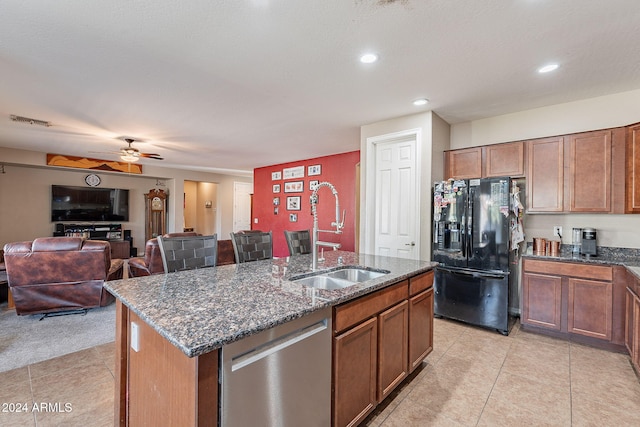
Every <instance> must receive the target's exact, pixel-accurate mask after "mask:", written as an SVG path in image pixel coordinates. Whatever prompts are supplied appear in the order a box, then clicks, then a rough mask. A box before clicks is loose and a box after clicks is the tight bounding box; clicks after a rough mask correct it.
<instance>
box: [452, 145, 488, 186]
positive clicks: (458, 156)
mask: <svg viewBox="0 0 640 427" xmlns="http://www.w3.org/2000/svg"><path fill="white" fill-rule="evenodd" d="M444 164H445V175H446V176H445V179H449V178H455V179H471V178H480V177H482V147H473V148H464V149H462V150H451V151H445V152H444Z"/></svg>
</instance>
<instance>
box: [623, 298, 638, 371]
mask: <svg viewBox="0 0 640 427" xmlns="http://www.w3.org/2000/svg"><path fill="white" fill-rule="evenodd" d="M624 336H625V346H626V347H627V351H629V355H630V356H631V363H632V364H633V366H634V367H635V369H636V372H638V373H639V374H640V298H639V297H638V295H636V293H635V292H634V291H633V290H631V289H630V288H627V293H626V318H625V325H624Z"/></svg>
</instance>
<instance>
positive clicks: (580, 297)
mask: <svg viewBox="0 0 640 427" xmlns="http://www.w3.org/2000/svg"><path fill="white" fill-rule="evenodd" d="M612 307H613V285H612V283H611V282H600V281H595V280H584V279H575V278H569V296H568V315H567V322H568V323H567V330H568V332H570V333H575V334H580V335H585V336H589V337H594V338H600V339H604V340H607V341H609V340H610V339H611V310H612Z"/></svg>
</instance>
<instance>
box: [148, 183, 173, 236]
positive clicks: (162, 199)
mask: <svg viewBox="0 0 640 427" xmlns="http://www.w3.org/2000/svg"><path fill="white" fill-rule="evenodd" d="M168 197H169V196H168V195H167V193H165V192H164V190H159V189H157V188H154V189H151V190H149V192H148V193H147V194H145V195H144V201H145V211H146V220H145V222H146V224H145V241H148V240H149V239H153V238H154V237H158V236H162V235H163V234H165V233H166V232H167V231H166V230H167V198H168Z"/></svg>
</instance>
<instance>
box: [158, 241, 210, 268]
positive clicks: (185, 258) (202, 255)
mask: <svg viewBox="0 0 640 427" xmlns="http://www.w3.org/2000/svg"><path fill="white" fill-rule="evenodd" d="M158 245H159V246H160V255H161V256H162V265H163V267H164V272H165V273H172V272H175V271H181V270H193V269H196V268H203V267H215V266H216V263H217V258H218V236H217V234H213V235H211V236H183V237H164V236H158Z"/></svg>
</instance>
